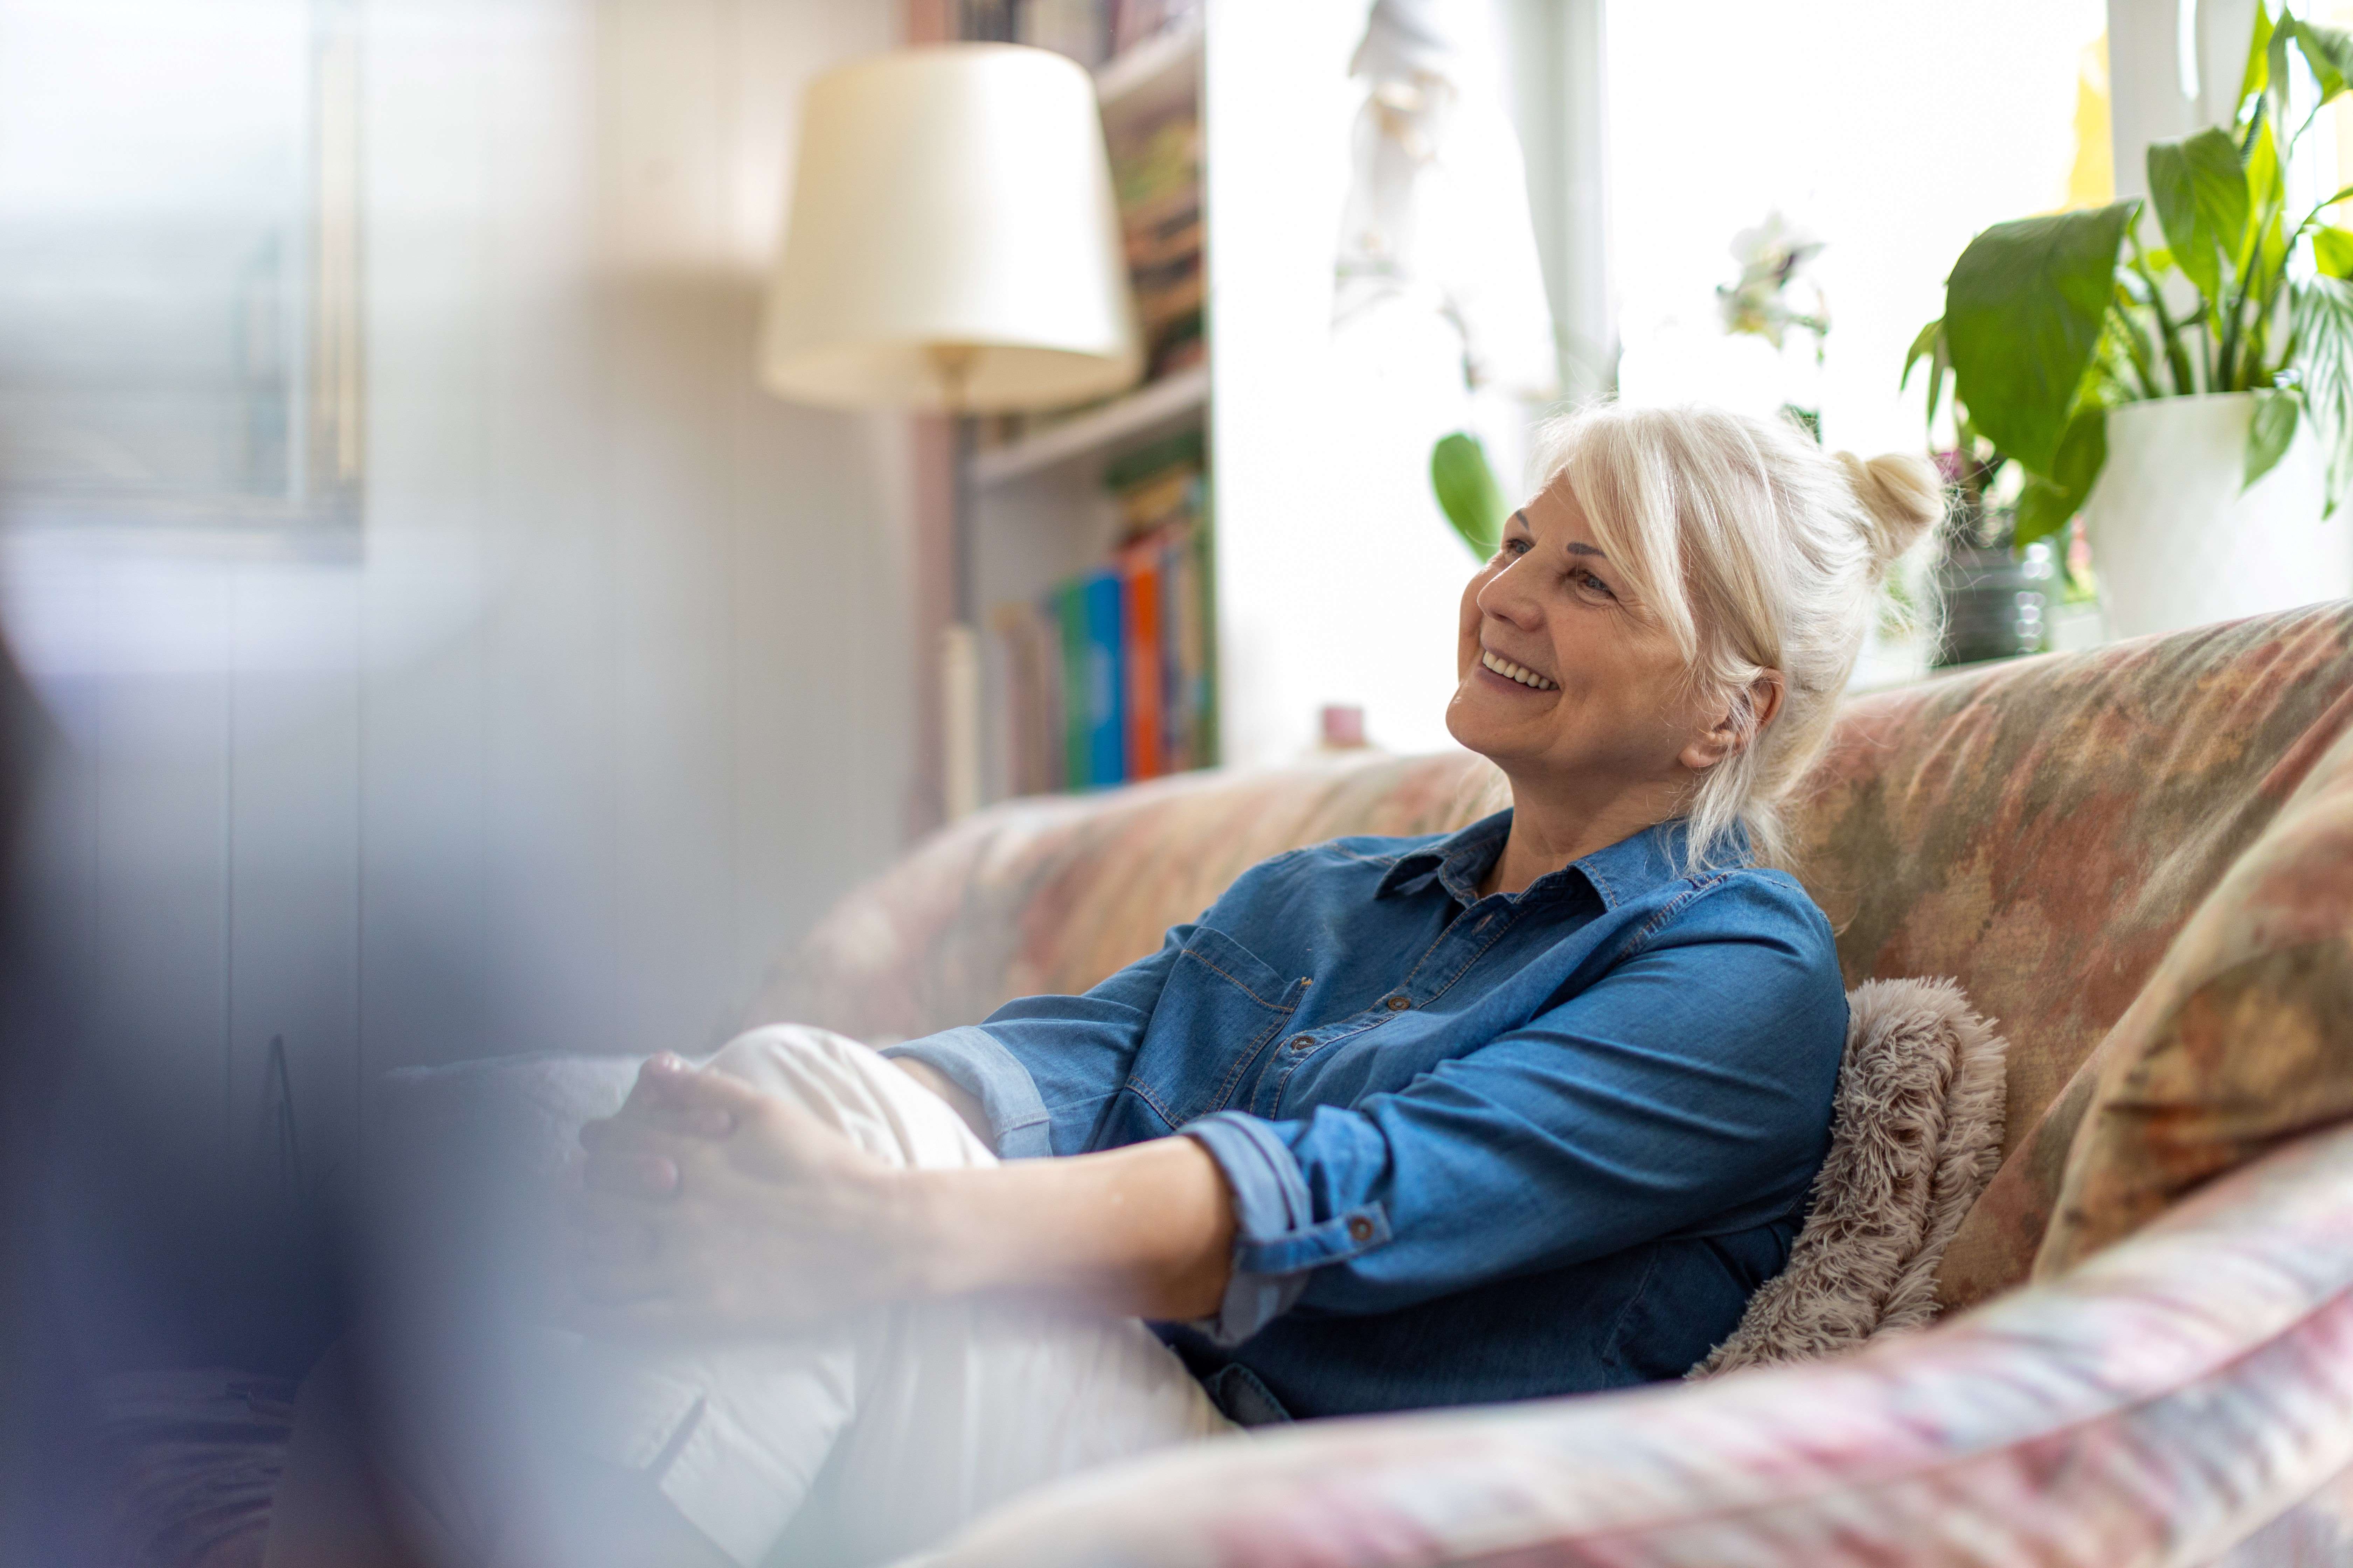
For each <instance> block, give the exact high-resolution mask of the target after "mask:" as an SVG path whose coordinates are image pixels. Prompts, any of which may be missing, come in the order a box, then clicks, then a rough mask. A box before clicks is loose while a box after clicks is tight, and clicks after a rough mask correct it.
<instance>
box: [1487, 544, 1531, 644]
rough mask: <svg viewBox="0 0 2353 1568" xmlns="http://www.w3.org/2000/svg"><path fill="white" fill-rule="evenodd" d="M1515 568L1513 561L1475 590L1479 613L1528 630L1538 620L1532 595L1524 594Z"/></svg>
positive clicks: (1521, 576) (1526, 592) (1524, 587)
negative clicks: (1476, 591)
mask: <svg viewBox="0 0 2353 1568" xmlns="http://www.w3.org/2000/svg"><path fill="white" fill-rule="evenodd" d="M1519 568H1520V563H1519V562H1517V561H1514V562H1513V563H1510V564H1509V565H1507V566H1505V567H1504V569H1503V570H1502V571H1501V572H1498V573H1496V574H1494V575H1493V577H1490V578H1488V579H1487V582H1486V584H1485V585H1484V586H1482V588H1481V589H1480V590H1479V594H1478V605H1479V612H1480V614H1482V615H1488V616H1495V617H1496V618H1497V619H1499V620H1505V621H1509V622H1511V623H1512V624H1513V625H1514V626H1518V627H1520V628H1521V629H1522V630H1532V629H1534V627H1535V625H1536V621H1537V617H1538V611H1537V609H1536V602H1535V595H1533V594H1530V593H1529V592H1528V591H1527V586H1526V584H1525V583H1524V582H1523V581H1522V578H1523V576H1524V574H1523V573H1522V572H1521V571H1520V569H1519Z"/></svg>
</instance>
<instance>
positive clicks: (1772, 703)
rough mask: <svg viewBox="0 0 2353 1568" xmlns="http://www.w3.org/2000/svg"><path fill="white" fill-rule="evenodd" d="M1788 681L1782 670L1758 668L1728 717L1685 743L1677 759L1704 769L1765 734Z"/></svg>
mask: <svg viewBox="0 0 2353 1568" xmlns="http://www.w3.org/2000/svg"><path fill="white" fill-rule="evenodd" d="M1786 684H1787V683H1786V682H1785V681H1784V680H1783V679H1782V675H1781V672H1780V671H1779V670H1778V669H1760V670H1758V671H1757V677H1756V679H1753V680H1751V681H1750V682H1749V683H1748V685H1747V686H1746V688H1745V689H1743V690H1742V691H1741V693H1740V696H1739V698H1738V699H1737V700H1735V701H1734V703H1733V704H1732V706H1730V707H1728V708H1726V709H1725V712H1724V717H1723V718H1721V719H1719V720H1717V721H1716V722H1715V724H1713V725H1712V726H1710V727H1709V728H1708V730H1707V731H1705V732H1704V733H1703V734H1702V735H1700V736H1699V737H1698V738H1697V739H1696V740H1694V741H1693V742H1691V743H1690V744H1689V745H1687V746H1685V747H1684V748H1683V751H1682V752H1680V753H1678V755H1677V757H1676V759H1675V760H1676V761H1678V762H1680V763H1683V766H1685V767H1687V768H1689V769H1691V771H1692V772H1694V773H1705V772H1706V771H1707V770H1708V769H1710V768H1712V767H1715V765H1716V764H1717V763H1722V762H1724V761H1725V759H1727V758H1729V757H1732V756H1734V755H1736V753H1738V752H1740V751H1741V750H1742V749H1743V748H1745V747H1746V746H1747V744H1748V743H1749V742H1751V741H1754V740H1755V739H1756V738H1757V736H1759V735H1761V734H1763V733H1764V732H1765V726H1766V725H1767V724H1770V723H1771V722H1772V721H1773V716H1774V715H1775V714H1777V713H1778V712H1780V711H1781V694H1782V691H1783V689H1784V687H1785V686H1786Z"/></svg>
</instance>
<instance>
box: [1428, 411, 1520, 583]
mask: <svg viewBox="0 0 2353 1568" xmlns="http://www.w3.org/2000/svg"><path fill="white" fill-rule="evenodd" d="M1430 489H1433V490H1435V491H1437V492H1438V506H1439V510H1441V511H1443V512H1444V513H1445V514H1446V521H1449V522H1451V523H1452V524H1453V525H1454V531H1455V532H1457V533H1459V534H1461V536H1462V542H1463V543H1465V544H1467V545H1469V546H1470V547H1471V553H1472V554H1473V555H1476V556H1477V557H1478V558H1479V559H1480V560H1482V561H1484V560H1485V559H1487V557H1489V556H1490V555H1493V553H1495V548H1496V546H1497V545H1498V544H1499V543H1501V542H1502V541H1503V537H1504V518H1505V517H1506V516H1507V515H1508V514H1509V511H1508V509H1507V508H1506V507H1505V506H1504V491H1503V489H1502V487H1501V486H1499V485H1497V484H1496V483H1495V470H1494V469H1493V468H1491V467H1489V466H1488V462H1487V448H1486V447H1482V446H1481V445H1480V444H1479V437H1476V436H1472V435H1471V434H1469V433H1467V432H1465V431H1461V430H1457V431H1456V432H1454V434H1452V435H1451V436H1441V437H1439V438H1438V445H1437V446H1435V447H1431V448H1430Z"/></svg>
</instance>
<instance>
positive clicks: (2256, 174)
mask: <svg viewBox="0 0 2353 1568" xmlns="http://www.w3.org/2000/svg"><path fill="white" fill-rule="evenodd" d="M2281 194H2282V193H2281V187H2280V159H2279V142H2277V141H2275V140H2274V139H2273V136H2272V128H2271V124H2270V122H2269V121H2265V122H2264V123H2263V124H2261V125H2258V126H2256V127H2255V139H2254V142H2253V144H2252V145H2250V146H2249V147H2248V149H2247V195H2249V196H2250V197H2251V198H2252V199H2253V203H2254V210H2255V211H2256V213H2258V214H2261V213H2263V212H2266V211H2276V210H2277V208H2278V197H2279V196H2280V195H2281ZM2257 237H2258V236H2257V235H2256V233H2255V231H2254V229H2253V226H2250V227H2249V228H2248V229H2247V230H2246V231H2245V232H2243V233H2242V235H2241V236H2240V237H2239V241H2238V244H2237V246H2236V247H2234V250H2233V254H2232V258H2231V264H2232V266H2233V267H2235V268H2238V269H2239V271H2240V272H2241V273H2244V272H2245V271H2246V269H2247V268H2249V267H2250V266H2252V265H2253V263H2254V259H2255V242H2256V239H2257Z"/></svg>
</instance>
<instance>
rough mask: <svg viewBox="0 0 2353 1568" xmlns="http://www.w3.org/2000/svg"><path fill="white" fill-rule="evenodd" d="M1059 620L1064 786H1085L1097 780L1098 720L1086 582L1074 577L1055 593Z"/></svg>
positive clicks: (1081, 787)
mask: <svg viewBox="0 0 2353 1568" xmlns="http://www.w3.org/2000/svg"><path fill="white" fill-rule="evenodd" d="M1054 601H1055V603H1054V611H1055V620H1056V622H1057V624H1058V625H1059V626H1060V631H1061V634H1062V635H1061V644H1062V733H1063V738H1064V751H1063V764H1062V787H1064V788H1065V789H1084V788H1085V787H1086V786H1087V785H1088V784H1092V783H1093V782H1094V753H1093V743H1094V724H1093V720H1092V717H1091V714H1092V705H1091V704H1090V702H1089V700H1088V694H1089V692H1090V691H1091V690H1092V684H1093V683H1092V681H1091V680H1090V679H1088V676H1089V669H1090V664H1089V658H1088V654H1089V645H1088V641H1087V599H1086V583H1085V581H1084V579H1082V578H1076V577H1074V578H1072V579H1071V581H1069V582H1067V583H1065V584H1062V586H1061V587H1060V589H1059V590H1057V591H1056V593H1055V595H1054Z"/></svg>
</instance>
